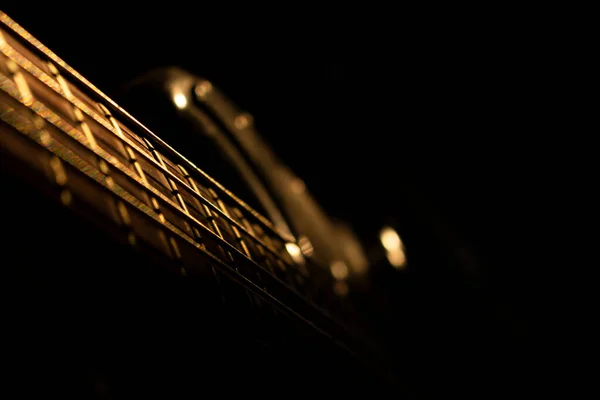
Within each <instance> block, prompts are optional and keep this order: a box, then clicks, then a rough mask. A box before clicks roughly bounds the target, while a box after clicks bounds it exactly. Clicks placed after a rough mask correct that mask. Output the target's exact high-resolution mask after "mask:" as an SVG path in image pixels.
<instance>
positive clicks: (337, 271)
mask: <svg viewBox="0 0 600 400" xmlns="http://www.w3.org/2000/svg"><path fill="white" fill-rule="evenodd" d="M330 269H331V275H333V277H334V278H335V279H339V280H342V279H346V278H347V277H348V266H347V265H346V263H344V262H343V261H340V260H338V261H334V262H333V263H332V264H331V267H330Z"/></svg>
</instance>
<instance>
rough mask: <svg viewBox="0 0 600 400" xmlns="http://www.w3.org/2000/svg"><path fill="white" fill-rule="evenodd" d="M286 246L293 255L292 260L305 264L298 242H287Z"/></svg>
mask: <svg viewBox="0 0 600 400" xmlns="http://www.w3.org/2000/svg"><path fill="white" fill-rule="evenodd" d="M285 248H286V250H287V252H288V253H289V254H290V256H291V257H292V260H294V261H295V262H296V263H298V264H304V256H302V251H301V250H300V247H299V246H298V245H297V244H296V243H292V242H289V243H286V244H285Z"/></svg>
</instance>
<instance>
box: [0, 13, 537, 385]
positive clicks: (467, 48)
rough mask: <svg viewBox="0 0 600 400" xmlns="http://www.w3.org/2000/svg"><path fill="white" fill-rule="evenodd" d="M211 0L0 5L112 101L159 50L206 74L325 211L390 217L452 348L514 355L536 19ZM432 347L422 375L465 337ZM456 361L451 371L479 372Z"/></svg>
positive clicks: (367, 233) (364, 223)
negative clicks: (526, 30) (531, 24)
mask: <svg viewBox="0 0 600 400" xmlns="http://www.w3.org/2000/svg"><path fill="white" fill-rule="evenodd" d="M223 4H225V7H223V8H221V7H218V8H219V10H217V9H216V8H217V7H215V8H214V9H213V7H206V6H205V5H202V4H201V3H194V4H192V3H190V5H187V6H186V5H180V4H173V5H172V7H171V5H169V7H166V5H165V4H163V5H162V6H161V7H150V6H144V7H141V6H138V7H134V6H127V8H128V9H125V7H126V6H125V5H120V4H117V3H115V4H111V3H86V4H80V5H79V6H66V5H55V4H53V5H51V6H50V5H48V6H37V5H36V6H35V7H33V6H32V7H23V6H18V7H17V6H14V5H9V6H8V7H7V6H6V5H3V8H4V11H6V12H7V13H8V14H9V16H11V17H12V18H13V19H15V20H16V21H17V22H18V23H20V24H21V25H22V26H23V27H25V28H26V29H27V30H29V31H30V32H31V33H32V34H33V35H34V36H35V37H37V38H38V39H40V40H41V41H42V42H43V43H44V44H46V45H47V46H48V47H49V48H50V49H52V50H53V51H55V52H56V53H57V54H58V55H59V56H60V57H62V58H63V59H64V60H65V61H67V63H69V64H70V65H71V66H73V67H74V68H75V69H76V70H78V71H79V72H80V73H82V75H84V76H85V77H87V78H88V79H89V80H90V81H92V82H93V83H94V84H96V86H98V87H99V88H100V89H101V90H103V91H104V92H105V93H107V94H108V95H109V96H111V97H114V98H115V100H116V101H117V103H119V96H122V89H123V87H124V85H126V84H127V82H129V81H130V80H131V79H133V78H134V77H135V76H138V75H140V74H142V73H144V72H145V71H147V70H148V69H150V68H153V67H156V66H162V65H180V66H182V67H184V68H187V69H189V70H191V71H192V72H194V73H196V74H199V75H202V76H205V77H207V78H209V79H211V80H212V81H213V83H214V84H215V85H217V86H219V87H220V88H221V89H222V90H223V91H224V92H225V93H227V94H228V95H229V97H230V98H232V99H233V100H234V101H235V102H236V103H237V104H238V105H240V106H241V107H242V108H244V109H246V110H248V111H249V112H251V113H252V114H253V115H254V117H255V120H256V123H257V125H258V128H259V129H260V131H261V132H262V133H263V134H264V136H265V138H266V139H267V140H268V142H269V143H271V144H272V145H273V147H274V148H275V149H276V151H277V152H278V153H279V155H280V156H281V158H282V159H283V160H285V161H286V162H287V163H289V165H290V166H291V167H292V168H293V169H294V171H295V172H296V173H297V174H298V175H299V176H301V177H302V178H303V179H304V181H305V182H306V184H307V186H308V188H309V190H311V191H312V192H313V193H314V194H315V196H316V197H317V199H318V200H319V201H320V202H321V203H322V204H323V205H324V207H325V208H326V210H327V211H328V212H329V213H330V214H331V215H332V216H334V217H337V218H340V219H343V220H345V221H348V222H349V223H350V224H351V225H352V226H353V227H354V228H355V230H356V231H357V232H358V233H359V234H360V235H361V236H362V237H370V238H374V237H375V235H376V232H377V229H379V228H380V227H381V226H383V225H384V224H387V223H392V224H394V225H395V226H396V227H397V228H398V229H399V231H400V232H401V234H402V235H403V237H404V239H405V242H406V246H407V254H408V257H409V263H410V264H409V269H408V270H407V271H406V272H405V273H404V274H403V275H399V276H396V277H395V279H397V280H399V281H400V282H401V285H402V288H404V289H403V290H406V291H407V292H406V293H409V294H406V293H404V294H402V295H400V296H398V297H399V299H402V300H401V301H408V302H409V303H410V305H409V306H408V305H406V304H403V305H402V306H403V307H406V308H411V307H412V309H413V311H412V314H417V313H419V312H423V313H428V314H427V315H428V316H429V317H430V318H431V319H437V321H438V323H437V324H433V323H432V324H431V325H430V326H435V327H436V329H440V330H439V331H433V332H428V339H430V340H432V341H433V342H438V343H441V345H439V348H444V349H445V348H446V347H453V346H454V344H455V343H456V342H453V340H455V339H457V337H458V336H460V335H463V336H464V337H463V339H462V342H460V341H459V342H458V343H460V345H461V346H464V345H465V343H467V344H468V343H477V345H473V346H472V347H471V348H470V350H469V351H470V353H469V354H471V355H473V354H475V353H477V352H478V351H479V350H477V349H486V351H487V350H489V351H490V354H494V355H495V356H498V354H497V353H501V352H503V351H508V350H509V349H510V351H511V352H510V357H509V356H506V355H505V357H504V358H502V361H498V364H496V362H495V361H493V360H492V361H490V359H488V360H487V361H488V364H485V365H486V366H488V367H490V368H491V371H495V372H494V373H490V374H491V375H493V374H495V373H497V372H498V371H497V370H496V368H498V369H499V368H500V367H499V365H500V364H502V363H508V364H506V365H508V367H507V369H508V370H510V371H515V370H519V371H520V372H522V371H521V370H525V369H526V368H527V367H525V366H524V365H525V364H526V360H528V359H529V358H528V357H529V355H527V354H526V353H527V352H528V350H526V349H528V346H529V345H531V343H532V341H530V339H531V337H530V336H529V335H530V329H531V326H532V324H533V319H534V318H533V315H534V314H535V313H536V309H535V308H534V307H533V302H532V300H531V299H530V295H529V293H530V290H531V285H532V282H534V279H533V271H532V268H531V267H532V264H531V263H532V259H531V258H528V257H525V256H524V255H523V254H522V253H521V251H520V250H519V249H521V248H522V247H523V246H527V245H528V244H529V242H530V241H531V239H532V235H533V232H534V231H533V230H532V226H534V225H535V221H534V219H535V218H534V217H533V215H534V214H536V212H534V210H535V209H536V207H537V203H536V202H534V201H533V198H532V196H531V194H532V193H533V192H535V190H536V186H537V185H538V184H539V181H540V179H539V178H540V173H539V169H540V168H541V166H540V165H538V164H536V162H534V161H529V157H530V156H531V154H532V152H535V146H532V143H533V144H534V145H535V143H536V141H537V139H536V138H535V137H532V131H534V130H535V121H532V120H531V119H530V117H531V110H532V109H533V108H534V107H535V103H536V100H535V99H536V96H538V95H539V94H540V90H541V89H540V86H541V85H540V80H541V76H542V74H543V68H540V67H539V65H537V64H536V63H535V59H536V52H537V51H538V49H539V46H538V42H539V37H538V35H537V34H536V33H535V32H534V33H533V34H527V35H520V34H517V33H516V32H517V30H518V29H521V28H518V26H519V25H520V22H517V21H515V20H514V19H511V20H510V22H509V21H508V20H504V19H503V18H500V17H498V16H497V15H496V14H495V12H493V11H490V10H485V11H484V10H480V12H478V11H477V10H468V11H467V10H459V9H452V10H446V9H439V8H427V7H422V8H421V9H419V10H417V9H415V8H409V7H404V8H403V9H398V10H392V9H391V8H390V9H377V8H375V7H374V6H373V7H370V8H368V9H366V8H358V9H354V10H348V9H347V8H342V7H340V8H335V7H332V8H331V9H327V10H325V9H324V8H323V7H321V8H311V9H308V8H302V7H299V6H297V7H293V6H288V7H286V9H283V8H279V6H275V5H273V6H272V7H263V8H262V9H260V10H259V9H255V8H253V7H250V6H244V7H240V6H238V5H234V4H233V3H232V4H226V3H223ZM134 116H135V115H134ZM142 122H143V119H142ZM157 133H158V134H159V136H160V132H157ZM199 165H200V167H202V166H201V164H199ZM411 257H413V258H414V260H413V259H411ZM534 262H535V261H533V263H534ZM396 275H398V274H396ZM406 282H409V283H410V284H407V283H406ZM407 288H408V289H407ZM399 301H400V300H399ZM455 308H462V311H457V310H456V309H455ZM393 318H394V319H396V321H397V322H398V324H402V323H403V316H402V314H398V315H394V316H393ZM424 319H426V318H425V317H423V320H424ZM413 321H414V320H413ZM421 322H423V321H421ZM445 326H446V327H447V326H454V328H453V329H451V330H453V332H454V333H453V334H452V335H450V336H449V337H450V338H451V339H444V338H443V337H444V335H445V333H444V327H445ZM456 326H461V327H462V328H457V327H456ZM457 332H458V333H457ZM479 334H481V335H482V336H481V337H480V338H479V339H478V335H479ZM465 335H466V336H465ZM453 343H454V344H453ZM403 346H407V347H410V346H411V344H410V343H408V344H406V343H405V344H402V343H401V344H399V345H398V347H399V348H400V351H401V350H402V347H403ZM434 347H435V346H434ZM459 347H460V346H459ZM467 347H468V346H467ZM436 348H437V347H436ZM469 351H466V350H465V352H466V353H468V352H469ZM432 353H433V350H432ZM442 353H443V354H446V356H447V357H446V358H444V356H439V357H436V354H438V353H436V354H427V357H429V358H428V359H429V360H430V361H431V360H433V361H432V362H433V363H434V364H438V367H435V368H434V367H431V366H430V365H429V364H428V363H429V361H427V360H421V362H422V365H420V367H419V366H415V370H416V371H418V372H417V373H416V375H418V376H420V377H421V378H418V379H421V380H419V382H420V383H419V385H427V384H426V383H423V382H428V381H427V379H428V378H423V374H424V373H428V372H431V371H437V372H438V373H437V375H431V377H433V376H435V377H437V378H439V377H440V376H441V375H443V372H441V371H444V370H445V371H446V372H448V373H449V371H451V370H453V368H456V365H458V364H456V363H459V362H458V359H460V354H461V351H460V349H458V350H457V349H456V348H455V349H453V350H452V351H448V352H447V353H444V352H442ZM438 355H439V354H438ZM427 357H424V358H427ZM452 357H457V358H452ZM479 357H480V358H483V359H485V358H486V357H487V356H481V355H480V356H479ZM490 357H493V356H491V355H490ZM511 357H512V358H511ZM417 358H418V357H417ZM467 358H468V357H467ZM478 360H479V359H478ZM479 361H481V360H479ZM502 365H505V364H502ZM419 368H420V369H419ZM467 370H468V371H470V372H473V371H475V370H477V367H471V368H468V369H467ZM467 370H465V371H467ZM423 371H426V372H423ZM449 374H450V373H449ZM459 375H460V373H459V372H456V374H450V375H449V376H452V379H455V378H456V379H458V382H459V383H458V384H457V385H458V386H464V385H470V384H471V383H473V382H471V379H470V378H469V377H465V376H460V377H459ZM517 375H519V374H517ZM427 376H429V375H427ZM512 377H513V376H512V375H511V374H507V375H506V378H500V379H501V380H502V379H504V380H503V382H504V383H503V387H504V388H506V387H511V386H510V385H509V383H511V382H512V381H511V379H512ZM437 378H432V379H433V380H435V379H437ZM415 379H417V378H415ZM477 379H480V376H479V375H477V378H473V380H475V381H476V380H477ZM494 379H495V378H494ZM484 381H485V382H490V381H488V380H484ZM493 382H496V383H497V381H496V380H493ZM429 385H433V386H435V384H434V383H432V382H429ZM475 386H477V385H476V383H475ZM486 388H487V390H489V393H488V394H490V393H494V392H495V391H496V390H499V389H498V388H497V387H494V386H489V385H488V386H486ZM484 397H485V396H484Z"/></svg>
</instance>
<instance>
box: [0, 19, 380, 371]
mask: <svg viewBox="0 0 600 400" xmlns="http://www.w3.org/2000/svg"><path fill="white" fill-rule="evenodd" d="M0 88H1V90H0V111H1V114H0V120H1V125H0V128H1V129H0V130H1V131H2V132H1V134H0V148H1V149H2V152H3V154H5V155H6V157H9V158H14V159H15V160H18V165H20V166H22V168H21V167H20V168H19V170H14V171H10V173H14V174H15V175H16V176H17V179H21V178H23V179H24V180H25V177H30V176H37V178H36V179H37V180H36V182H42V183H43V184H40V183H38V184H36V185H39V186H36V189H39V191H40V194H45V195H46V200H47V201H54V202H57V203H58V204H60V205H61V207H63V208H67V209H73V210H75V209H77V208H81V207H84V208H87V209H92V210H93V211H94V214H95V215H99V216H100V217H99V219H100V220H101V224H102V225H110V226H111V227H113V228H114V229H115V232H117V233H116V234H115V235H114V236H115V240H118V241H120V242H123V243H125V244H126V245H127V246H130V247H132V248H135V249H137V250H138V251H141V252H146V253H147V254H151V256H152V257H159V258H162V259H165V260H168V262H167V263H166V265H168V268H170V270H171V273H172V274H173V275H176V276H180V277H181V278H182V279H186V278H188V279H190V278H191V277H194V276H204V275H206V274H207V273H208V274H212V275H219V276H221V275H222V276H227V279H229V280H231V281H232V282H234V283H235V285H237V286H239V287H242V288H243V289H244V290H245V291H246V293H247V294H248V296H249V297H250V298H254V299H260V300H257V301H259V302H260V303H262V304H268V306H269V307H271V308H272V309H274V310H277V312H279V313H284V314H286V315H288V316H289V317H290V318H293V319H295V320H298V321H301V322H302V323H303V324H305V325H306V326H307V327H309V329H312V330H314V331H316V332H319V334H321V335H323V336H324V337H326V338H328V339H332V341H333V343H335V345H336V346H339V347H341V348H343V349H344V350H345V351H348V352H349V353H352V354H355V355H360V357H363V358H365V359H367V358H372V354H373V353H372V350H373V349H372V348H371V346H370V345H368V344H366V342H365V340H364V338H357V337H356V336H355V335H354V334H351V333H350V330H349V329H348V328H347V327H346V325H345V324H344V323H342V322H341V321H342V320H343V319H344V315H348V314H351V313H352V311H351V309H349V308H348V306H347V305H346V304H345V303H344V302H343V301H341V299H340V298H339V297H338V296H337V295H336V294H335V293H334V292H333V290H332V287H333V282H334V280H333V279H332V277H331V274H330V272H329V271H328V270H327V269H324V268H319V267H317V266H315V265H313V264H311V263H310V262H306V260H303V259H298V258H293V257H292V256H291V255H290V254H294V255H296V256H297V253H299V252H293V251H292V252H290V251H289V250H290V248H292V249H297V247H296V246H297V245H296V243H295V242H294V238H293V237H290V236H289V235H287V234H285V233H281V232H280V231H278V229H276V228H275V227H274V225H273V224H272V223H271V222H270V221H269V220H267V218H265V217H264V216H262V215H260V214H259V213H258V212H256V211H255V210H253V209H252V208H250V207H249V206H248V205H247V204H246V203H245V202H244V201H242V200H241V199H240V198H238V197H237V196H236V195H234V194H233V193H231V192H230V191H229V190H227V189H226V188H225V187H224V186H223V185H221V184H220V183H218V182H217V181H215V180H214V179H212V178H211V177H210V176H208V175H207V174H206V173H204V172H203V171H202V170H201V169H199V168H198V167H197V166H195V165H194V164H193V163H192V162H191V161H189V160H187V159H186V158H185V157H183V156H182V155H181V154H179V153H178V152H177V151H176V150H175V149H173V148H172V147H170V146H169V145H168V144H167V143H165V142H164V141H163V140H161V139H160V137H159V136H157V135H155V134H154V133H153V132H151V131H150V130H148V129H147V128H146V127H144V126H143V125H142V124H141V123H139V122H138V121H137V120H136V119H135V118H133V117H132V116H131V115H130V114H129V113H127V112H126V111H125V110H123V109H122V108H121V107H119V106H118V105H117V104H116V103H115V102H114V101H113V100H111V99H110V98H109V97H108V96H106V95H105V94H103V93H102V92H101V91H100V90H98V89H97V88H96V87H95V86H94V85H92V84H91V83H90V82H88V81H87V80H86V79H85V78H84V77H82V76H81V75H80V74H79V73H77V72H76V71H75V70H74V69H73V68H71V67H69V66H68V65H67V64H66V63H65V62H64V61H62V60H61V59H60V58H59V57H57V56H56V55H55V54H54V53H53V52H51V51H50V50H49V49H48V48H46V47H45V46H44V45H43V44H41V43H40V42H39V41H38V40H36V39H35V38H33V37H32V36H31V35H30V34H29V33H28V32H26V31H25V30H24V29H23V28H22V27H21V26H19V25H18V24H17V23H16V22H14V21H13V20H11V19H10V18H9V17H8V16H7V15H6V14H4V13H1V12H0ZM42 186H43V188H42ZM207 271H208V272H207Z"/></svg>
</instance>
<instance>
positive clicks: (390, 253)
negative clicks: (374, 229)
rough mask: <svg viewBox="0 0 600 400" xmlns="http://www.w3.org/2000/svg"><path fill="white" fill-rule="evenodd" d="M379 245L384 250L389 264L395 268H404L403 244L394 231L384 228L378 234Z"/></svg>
mask: <svg viewBox="0 0 600 400" xmlns="http://www.w3.org/2000/svg"><path fill="white" fill-rule="evenodd" d="M379 239H380V240H381V245H382V246H383V247H384V248H385V250H386V253H387V254H386V256H387V259H388V261H389V263H390V264H392V265H393V266H394V267H396V268H404V267H406V254H405V253H404V243H402V239H400V235H398V232H396V230H395V229H393V228H390V227H385V228H383V229H382V230H381V232H380V233H379Z"/></svg>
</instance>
